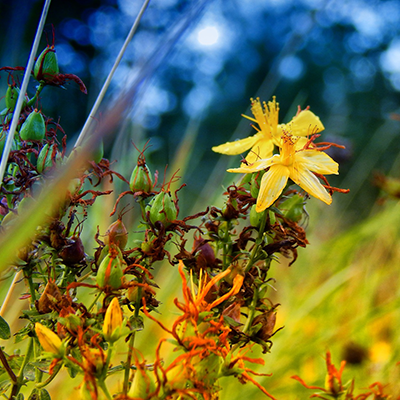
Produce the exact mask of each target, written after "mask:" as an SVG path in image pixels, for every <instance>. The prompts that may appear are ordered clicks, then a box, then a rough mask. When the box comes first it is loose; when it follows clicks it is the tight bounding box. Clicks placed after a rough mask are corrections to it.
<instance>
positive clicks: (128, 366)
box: [122, 287, 142, 395]
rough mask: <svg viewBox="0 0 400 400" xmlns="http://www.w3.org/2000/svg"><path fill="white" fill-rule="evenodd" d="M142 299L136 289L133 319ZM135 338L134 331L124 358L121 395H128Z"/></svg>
mask: <svg viewBox="0 0 400 400" xmlns="http://www.w3.org/2000/svg"><path fill="white" fill-rule="evenodd" d="M141 299H142V288H141V287H139V288H138V296H137V299H136V304H135V314H134V318H137V317H138V316H139V310H140V302H141ZM135 336H136V331H134V332H133V333H132V335H131V337H130V338H129V344H128V356H127V357H126V363H125V373H124V386H123V391H122V393H123V394H125V395H126V394H127V393H128V389H129V387H128V386H129V375H130V372H131V363H132V353H133V347H134V344H135Z"/></svg>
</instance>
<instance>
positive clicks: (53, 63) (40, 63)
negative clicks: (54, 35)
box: [33, 46, 60, 81]
mask: <svg viewBox="0 0 400 400" xmlns="http://www.w3.org/2000/svg"><path fill="white" fill-rule="evenodd" d="M59 73H60V70H59V68H58V60H57V54H56V51H55V50H54V47H53V46H51V47H50V46H48V47H46V48H45V49H44V50H43V51H42V52H41V53H40V55H39V57H38V59H37V60H36V63H35V66H34V68H33V76H34V77H35V79H36V80H37V81H43V80H52V79H54V77H55V76H56V75H58V74H59Z"/></svg>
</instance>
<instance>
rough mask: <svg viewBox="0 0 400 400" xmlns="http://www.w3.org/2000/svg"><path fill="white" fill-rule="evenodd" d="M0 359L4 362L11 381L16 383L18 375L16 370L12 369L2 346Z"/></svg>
mask: <svg viewBox="0 0 400 400" xmlns="http://www.w3.org/2000/svg"><path fill="white" fill-rule="evenodd" d="M0 361H1V363H2V364H3V367H4V369H5V370H6V372H7V374H8V376H9V377H10V379H11V382H12V383H13V384H14V385H15V384H16V383H17V376H16V375H15V374H14V371H13V370H12V369H11V367H10V365H9V364H8V361H7V359H6V356H5V354H4V353H3V350H2V348H1V347H0Z"/></svg>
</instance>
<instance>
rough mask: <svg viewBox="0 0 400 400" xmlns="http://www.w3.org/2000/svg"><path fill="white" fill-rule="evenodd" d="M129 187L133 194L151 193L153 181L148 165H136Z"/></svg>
mask: <svg viewBox="0 0 400 400" xmlns="http://www.w3.org/2000/svg"><path fill="white" fill-rule="evenodd" d="M129 187H130V188H131V190H132V192H140V191H143V192H146V193H149V192H151V189H152V188H153V181H152V179H151V173H150V170H149V168H148V167H147V165H146V164H143V165H136V167H135V168H134V170H133V172H132V175H131V179H130V181H129Z"/></svg>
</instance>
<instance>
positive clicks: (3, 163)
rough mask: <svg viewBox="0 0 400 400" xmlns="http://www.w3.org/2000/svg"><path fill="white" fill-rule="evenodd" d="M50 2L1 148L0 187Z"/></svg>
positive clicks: (43, 13)
mask: <svg viewBox="0 0 400 400" xmlns="http://www.w3.org/2000/svg"><path fill="white" fill-rule="evenodd" d="M50 3H51V0H46V2H45V4H44V6H43V10H42V15H41V16H40V21H39V25H38V28H37V30H36V35H35V39H34V41H33V45H32V49H31V53H30V54H29V59H28V63H27V65H26V68H25V73H24V78H23V79H22V85H21V91H20V93H19V95H18V100H17V104H16V105H15V109H14V113H13V118H12V122H11V127H10V130H9V132H8V136H7V140H6V144H5V146H4V150H3V155H2V157H1V163H0V187H1V185H2V184H3V178H4V172H5V170H6V166H7V162H8V155H9V154H10V150H11V144H12V142H13V140H14V134H15V131H16V129H17V124H18V122H19V115H20V113H21V109H22V105H23V103H24V100H25V93H26V89H27V88H28V82H29V78H30V75H31V71H32V67H33V63H34V62H35V56H36V52H37V49H38V47H39V42H40V37H41V36H42V32H43V28H44V23H45V21H46V16H47V12H48V11H49V7H50Z"/></svg>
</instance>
